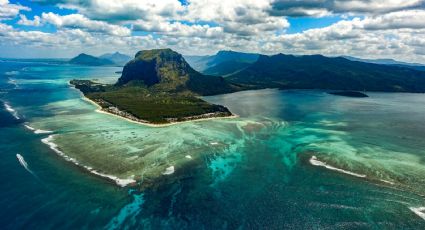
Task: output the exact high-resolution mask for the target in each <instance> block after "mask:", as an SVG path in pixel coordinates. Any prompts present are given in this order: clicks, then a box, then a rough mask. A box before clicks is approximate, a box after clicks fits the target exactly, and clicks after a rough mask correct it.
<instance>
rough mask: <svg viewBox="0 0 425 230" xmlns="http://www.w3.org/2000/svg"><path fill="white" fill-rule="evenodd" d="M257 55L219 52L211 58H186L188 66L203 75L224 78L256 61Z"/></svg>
mask: <svg viewBox="0 0 425 230" xmlns="http://www.w3.org/2000/svg"><path fill="white" fill-rule="evenodd" d="M258 56H259V54H255V53H241V52H235V51H219V52H218V53H217V54H215V55H211V56H187V57H185V58H186V60H187V61H188V63H189V64H190V66H192V67H193V68H194V69H196V70H197V71H200V72H201V73H203V74H210V75H215V76H224V75H229V74H232V73H235V72H237V71H239V70H241V69H243V68H245V67H246V66H248V65H249V64H251V63H254V62H255V61H257V59H258Z"/></svg>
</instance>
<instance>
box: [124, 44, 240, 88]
mask: <svg viewBox="0 0 425 230" xmlns="http://www.w3.org/2000/svg"><path fill="white" fill-rule="evenodd" d="M134 81H139V82H142V83H143V84H144V85H146V86H148V87H150V88H152V89H155V90H157V91H161V92H172V93H177V92H184V91H189V92H192V93H196V94H199V95H212V94H220V93H229V92H233V91H234V89H233V87H232V86H231V85H230V84H229V83H227V82H226V81H225V80H224V79H223V78H222V77H216V76H208V75H203V74H201V73H199V72H197V71H196V70H194V69H193V68H192V67H190V65H189V64H188V63H187V62H186V61H185V59H184V58H183V56H182V55H181V54H179V53H177V52H175V51H173V50H171V49H155V50H144V51H139V52H138V53H137V54H136V56H135V58H134V59H133V60H131V61H130V62H128V63H127V64H126V65H125V66H124V69H123V73H122V75H121V77H120V78H119V79H118V82H117V85H118V86H122V85H125V84H128V83H131V82H134Z"/></svg>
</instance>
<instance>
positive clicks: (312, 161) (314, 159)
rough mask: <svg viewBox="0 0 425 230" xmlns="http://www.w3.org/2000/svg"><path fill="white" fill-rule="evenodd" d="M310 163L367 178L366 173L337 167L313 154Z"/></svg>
mask: <svg viewBox="0 0 425 230" xmlns="http://www.w3.org/2000/svg"><path fill="white" fill-rule="evenodd" d="M310 164H312V165H314V166H320V167H325V168H327V169H330V170H333V171H337V172H341V173H345V174H348V175H351V176H355V177H361V178H365V177H366V175H364V174H358V173H355V172H351V171H347V170H344V169H340V168H337V167H334V166H331V165H328V164H327V163H326V162H323V161H319V160H318V159H317V157H316V156H312V157H311V158H310Z"/></svg>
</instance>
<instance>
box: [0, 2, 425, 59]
mask: <svg viewBox="0 0 425 230" xmlns="http://www.w3.org/2000/svg"><path fill="white" fill-rule="evenodd" d="M0 1H2V0H0ZM3 1H4V0H3ZM43 4H55V5H60V6H62V7H66V8H69V9H75V10H76V13H74V14H69V15H59V14H57V13H47V12H46V13H42V14H41V15H38V16H35V17H34V18H33V19H32V20H30V19H28V18H27V17H26V16H25V15H24V14H22V13H21V15H20V20H19V21H18V24H21V25H30V26H39V27H40V28H43V26H45V25H47V24H49V25H54V26H55V27H56V31H55V32H51V33H45V32H40V31H20V30H19V29H14V28H13V26H7V25H6V24H2V26H3V29H1V28H0V43H2V44H9V46H11V47H22V46H25V47H31V49H32V48H33V47H38V49H40V50H42V49H44V50H45V52H43V53H46V52H47V51H49V50H52V49H53V48H54V50H58V53H60V52H59V50H60V51H61V52H62V53H66V54H67V53H68V52H70V51H69V50H72V49H73V50H74V52H82V51H85V52H89V51H91V52H92V53H104V52H106V51H107V52H112V51H115V50H117V49H120V51H122V52H125V51H127V53H135V52H136V51H137V50H139V49H151V48H165V47H170V48H173V49H176V50H177V51H180V52H183V53H185V54H211V53H214V52H216V51H218V50H222V49H231V50H236V51H245V52H260V53H264V54H275V53H278V52H282V53H293V54H313V53H321V54H325V55H330V56H337V55H351V56H359V57H364V58H389V57H391V58H396V59H400V60H404V61H414V62H422V63H425V49H424V48H423V47H425V24H424V23H423V22H422V21H423V19H424V18H425V9H424V8H423V6H424V3H423V1H419V0H405V1H401V0H308V1H307V0H294V1H286V0H279V1H276V0H263V1H257V0H227V1H218V0H217V1H214V0H188V1H186V2H185V4H182V3H181V2H180V1H177V0H164V1H158V2H157V3H155V4H152V3H149V2H148V1H145V0H141V1H135V0H134V1H133V0H122V1H115V0H109V1H106V0H87V1H82V0H81V1H80V0H62V1H43ZM331 14H339V15H340V16H341V15H342V14H343V15H350V16H351V17H346V18H345V19H341V20H340V21H338V22H336V23H334V24H332V25H330V26H326V27H323V28H314V29H309V30H305V31H302V32H298V33H295V34H286V29H287V28H288V27H290V24H289V22H288V21H287V19H286V16H306V15H313V16H315V17H321V16H323V15H331ZM353 17H354V18H353ZM31 29H34V28H31ZM131 31H135V32H134V33H132V32H131ZM140 31H142V32H144V33H139V32H140ZM140 34H143V35H140ZM0 47H1V45H0ZM31 49H30V50H31Z"/></svg>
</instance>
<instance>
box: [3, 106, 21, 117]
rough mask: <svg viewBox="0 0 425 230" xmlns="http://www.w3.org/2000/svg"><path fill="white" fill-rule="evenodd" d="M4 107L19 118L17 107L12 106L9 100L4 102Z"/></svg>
mask: <svg viewBox="0 0 425 230" xmlns="http://www.w3.org/2000/svg"><path fill="white" fill-rule="evenodd" d="M4 108H5V109H6V110H7V111H8V112H9V113H10V114H12V116H13V117H14V118H15V119H16V120H19V119H20V118H19V116H18V112H16V110H15V109H13V108H12V106H10V105H9V104H8V103H7V102H4Z"/></svg>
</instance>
